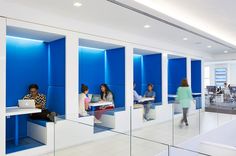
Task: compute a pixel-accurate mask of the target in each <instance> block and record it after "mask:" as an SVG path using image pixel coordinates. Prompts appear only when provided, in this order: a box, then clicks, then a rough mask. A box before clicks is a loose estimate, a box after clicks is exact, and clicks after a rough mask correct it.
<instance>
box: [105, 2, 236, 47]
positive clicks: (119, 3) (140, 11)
mask: <svg viewBox="0 0 236 156" xmlns="http://www.w3.org/2000/svg"><path fill="white" fill-rule="evenodd" d="M107 1H108V2H111V3H113V4H116V5H118V6H120V7H123V8H126V9H128V10H131V11H134V12H136V13H139V14H142V15H144V16H147V17H149V18H152V19H154V20H157V21H160V22H162V23H165V24H167V25H170V26H173V27H175V28H178V29H181V30H183V31H186V32H188V33H191V34H194V35H197V36H199V37H202V38H204V39H207V40H210V41H212V42H214V43H217V44H220V45H222V46H225V47H228V48H230V49H234V48H233V47H231V46H229V45H226V44H224V43H221V42H219V41H217V40H214V39H212V38H209V37H207V36H204V35H202V34H199V33H196V32H194V31H191V30H189V29H186V28H184V27H182V26H179V25H177V24H174V23H171V22H169V21H166V20H164V19H162V18H159V17H157V16H154V15H151V14H149V13H147V12H144V11H142V10H139V9H137V8H134V7H132V6H129V5H126V4H124V3H121V2H118V1H117V0H107Z"/></svg>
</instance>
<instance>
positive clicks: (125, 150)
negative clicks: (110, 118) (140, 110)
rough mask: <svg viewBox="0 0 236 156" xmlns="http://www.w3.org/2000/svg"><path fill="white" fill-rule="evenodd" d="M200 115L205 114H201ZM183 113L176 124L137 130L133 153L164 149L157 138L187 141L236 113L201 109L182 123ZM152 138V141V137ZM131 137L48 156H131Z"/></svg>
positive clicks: (108, 139)
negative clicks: (218, 112) (182, 124)
mask: <svg viewBox="0 0 236 156" xmlns="http://www.w3.org/2000/svg"><path fill="white" fill-rule="evenodd" d="M199 116H200V117H201V118H199ZM180 118H181V116H176V117H175V120H174V126H172V123H173V122H172V121H169V122H165V123H161V124H154V125H152V126H147V127H144V128H142V129H138V130H135V131H134V132H133V137H132V141H131V142H132V155H134V156H144V155H145V156H154V155H157V154H158V153H160V152H162V151H163V150H167V146H166V145H162V144H159V143H157V142H161V143H166V144H171V143H173V142H174V144H175V145H178V144H179V143H182V142H184V141H186V140H187V139H190V138H192V137H194V136H197V135H198V134H199V133H205V132H207V131H210V130H212V129H215V128H217V127H218V126H220V125H221V124H224V123H227V122H229V121H231V120H232V119H235V118H236V116H233V115H226V114H217V113H209V112H197V113H195V114H192V115H190V116H189V126H188V127H186V126H183V127H180V126H179V121H180ZM142 138H143V139H142ZM148 140H150V141H148ZM129 154H130V137H129V136H128V135H123V134H117V135H114V136H112V137H106V138H102V139H99V140H96V141H93V142H88V143H85V144H83V145H78V146H74V147H71V148H67V149H64V150H60V151H56V152H55V153H52V154H47V155H44V156H54V155H55V156H80V155H81V156H94V155H96V156H129Z"/></svg>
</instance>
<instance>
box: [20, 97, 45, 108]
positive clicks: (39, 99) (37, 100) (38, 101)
mask: <svg viewBox="0 0 236 156" xmlns="http://www.w3.org/2000/svg"><path fill="white" fill-rule="evenodd" d="M23 99H24V100H34V101H35V104H36V105H42V109H43V110H44V109H46V96H45V95H43V94H38V95H37V96H36V98H33V97H32V95H31V94H27V95H25V96H24V98H23Z"/></svg>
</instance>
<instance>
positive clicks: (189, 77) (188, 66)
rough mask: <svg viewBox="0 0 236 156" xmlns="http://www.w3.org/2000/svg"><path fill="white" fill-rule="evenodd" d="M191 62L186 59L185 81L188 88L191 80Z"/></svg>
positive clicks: (189, 59)
mask: <svg viewBox="0 0 236 156" xmlns="http://www.w3.org/2000/svg"><path fill="white" fill-rule="evenodd" d="M191 62H192V59H191V58H189V57H187V63H186V68H187V80H188V84H189V86H190V87H191V86H192V85H191V84H192V82H191V81H192V80H191V70H192V69H191Z"/></svg>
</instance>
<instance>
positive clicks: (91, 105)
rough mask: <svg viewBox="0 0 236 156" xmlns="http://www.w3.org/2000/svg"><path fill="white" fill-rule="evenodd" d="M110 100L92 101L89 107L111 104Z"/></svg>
mask: <svg viewBox="0 0 236 156" xmlns="http://www.w3.org/2000/svg"><path fill="white" fill-rule="evenodd" d="M112 104H113V103H112V102H94V103H89V106H90V107H99V106H109V105H112Z"/></svg>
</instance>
